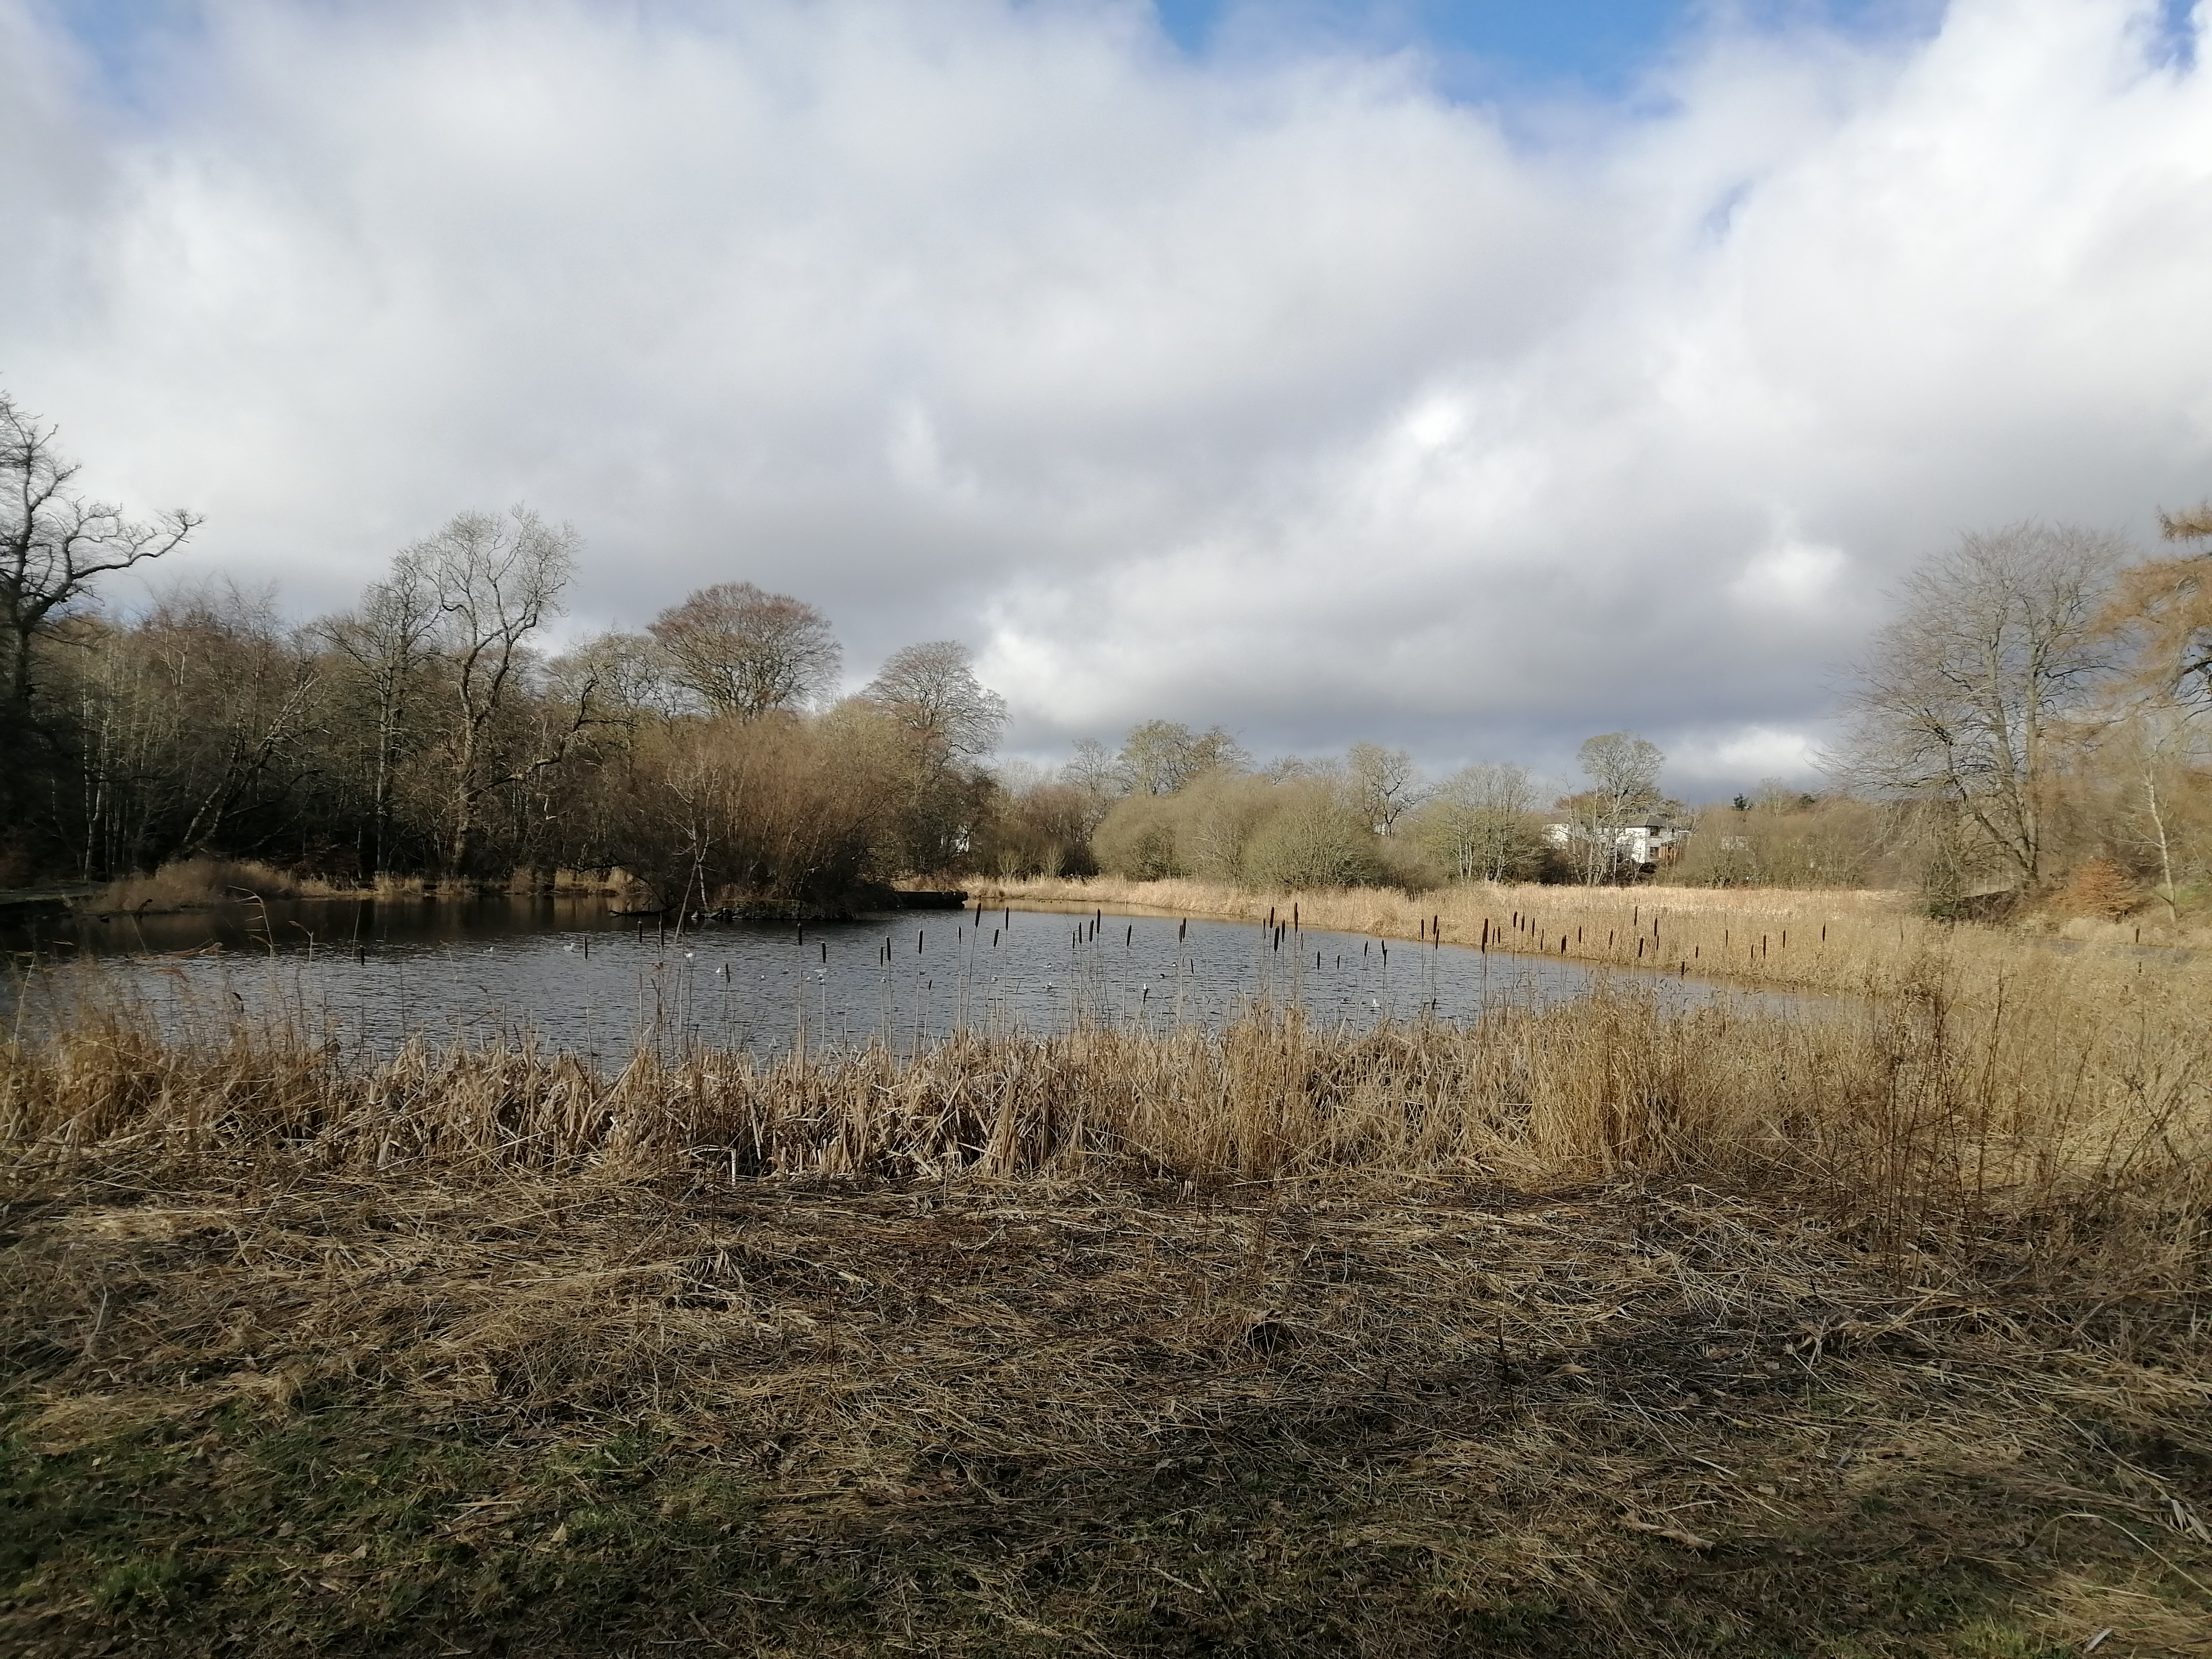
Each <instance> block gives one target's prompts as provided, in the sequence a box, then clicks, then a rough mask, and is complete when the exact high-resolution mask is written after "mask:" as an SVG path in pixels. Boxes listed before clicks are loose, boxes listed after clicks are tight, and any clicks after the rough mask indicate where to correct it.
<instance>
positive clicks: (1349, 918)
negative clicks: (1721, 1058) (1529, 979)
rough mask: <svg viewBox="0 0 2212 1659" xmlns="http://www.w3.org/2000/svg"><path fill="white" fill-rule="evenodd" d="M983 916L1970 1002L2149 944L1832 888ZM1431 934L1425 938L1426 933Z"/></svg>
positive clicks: (1171, 902) (1490, 893)
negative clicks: (1139, 915)
mask: <svg viewBox="0 0 2212 1659" xmlns="http://www.w3.org/2000/svg"><path fill="white" fill-rule="evenodd" d="M975 897H976V899H977V900H978V902H981V903H983V904H984V905H986V906H989V905H994V904H1007V905H1012V906H1013V907H1015V908H1034V909H1041V910H1089V909H1091V908H1096V907H1097V906H1100V905H1103V906H1105V907H1107V908H1115V909H1123V910H1135V911H1139V912H1144V913H1147V914H1156V915H1189V916H1206V917H1211V918H1216V919H1219V920H1223V921H1255V922H1256V921H1261V920H1262V919H1263V918H1265V917H1267V915H1271V914H1276V915H1282V916H1285V917H1288V916H1289V915H1291V912H1292V907H1293V906H1295V907H1297V916H1298V919H1299V921H1300V922H1301V924H1302V925H1304V927H1310V928H1315V929H1318V930H1322V931H1325V932H1330V933H1366V934H1371V935H1374V936H1376V937H1380V938H1386V939H1414V940H1423V939H1429V938H1431V937H1434V938H1436V939H1438V940H1440V942H1442V943H1443V944H1446V945H1471V946H1474V947H1476V948H1478V949H1488V950H1492V951H1506V952H1510V953H1515V954H1520V955H1535V956H1547V957H1559V958H1561V959H1563V960H1566V961H1570V962H1575V963H1582V964H1584V965H1601V966H1607V967H1615V968H1630V969H1643V970H1646V971H1657V972H1662V973H1670V974H1680V975H1689V976H1692V977H1703V978H1709V979H1720V980H1734V981H1743V982H1747V983H1754V984H1761V985H1772V986H1778V987H1792V988H1799V989H1805V990H1815V991H1845V992H1851V993H1861V992H1873V993H1876V994H1879V993H1881V991H1882V990H1883V989H1884V987H1887V986H1889V985H1892V984H1901V983H1903V982H1905V981H1908V980H1911V979H1913V978H1915V977H1924V974H1923V966H1924V964H1925V963H1928V962H1929V961H1931V960H1934V961H1937V962H1940V963H1942V973H1943V975H1945V976H1946V978H1947V979H1948V980H1949V981H1951V982H1952V983H1953V984H1954V986H1956V987H1960V988H1962V989H1963V988H1972V989H1977V990H1984V989H1987V988H1988V987H1990V986H1992V985H1993V984H1994V983H1995V982H1996V980H1997V979H1998V978H2000V977H2002V976H2003V975H2007V974H2009V973H2012V972H2014V971H2015V970H2016V969H2021V968H2022V967H2024V966H2025V965H2027V964H2028V963H2032V962H2033V961H2034V960H2035V959H2036V958H2037V957H2038V956H2039V954H2041V953H2045V952H2048V951H2060V952H2073V953H2075V954H2078V955H2080V956H2082V957H2088V958H2090V959H2092V960H2093V961H2094V962H2097V963H2106V964H2110V963H2124V964H2125V965H2126V966H2127V967H2129V968H2130V969H2132V968H2133V966H2134V965H2135V963H2136V957H2135V955H2134V951H2133V947H2135V946H2136V945H2138V944H2142V943H2144V942H2145V939H2146V938H2148V942H2149V943H2152V944H2156V943H2160V942H2161V939H2160V936H2159V935H2156V934H2151V935H2148V936H2146V935H2144V934H2143V933H2142V930H2141V929H2139V928H2135V927H2120V926H2118V925H2098V926H2095V927H2089V926H2073V927H2067V928H2065V929H2064V930H2063V931H2064V933H2065V935H2066V938H2065V939H2064V941H2063V943H2062V942H2058V941H2054V940H2052V939H2047V938H2045V937H2042V936H2040V935H2036V934H2030V933H2024V932H2021V931H2017V930H2011V929H2004V928H1998V927H1986V926H1981V925H1977V924H1972V923H1964V922H1951V921H1937V920H1936V919H1933V918H1931V917H1929V916H1927V915H1922V914H1919V913H1917V911H1916V910H1915V909H1914V908H1912V906H1911V905H1910V904H1909V903H1908V902H1906V899H1905V896H1904V895H1901V894H1897V893H1889V892H1879V891H1850V890H1841V889H1834V890H1830V889H1788V888H1696V887H1634V888H1622V887H1567V886H1536V885H1530V886H1499V885H1494V884H1488V883H1480V882H1478V883H1472V884H1467V885H1464V886H1457V887H1449V888H1443V889H1440V890H1436V891H1432V892H1425V893H1407V892H1404V891H1401V890H1398V889H1395V888H1382V887H1352V888H1331V889H1324V890H1318V891H1299V892H1289V891H1284V892H1271V891H1261V890H1245V889H1242V888H1237V887H1229V886H1224V885H1218V884H1210V883H1206V882H1196V881H1182V880H1174V881H1143V882H1139V881H1122V880H1118V879H1116V878H1112V877H1098V878H1092V879H1090V880H1084V881H1075V880H1061V879H1054V878H1042V877H1040V878H1029V879H1022V880H1012V881H993V882H991V883H988V884H984V885H981V886H979V887H977V888H976V890H975ZM1432 929H1433V933H1432Z"/></svg>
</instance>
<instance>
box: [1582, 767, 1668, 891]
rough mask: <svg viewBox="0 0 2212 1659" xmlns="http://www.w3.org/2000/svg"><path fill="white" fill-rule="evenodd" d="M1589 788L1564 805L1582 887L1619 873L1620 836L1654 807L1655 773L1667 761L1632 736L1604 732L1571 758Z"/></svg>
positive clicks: (1657, 800)
mask: <svg viewBox="0 0 2212 1659" xmlns="http://www.w3.org/2000/svg"><path fill="white" fill-rule="evenodd" d="M1576 758H1577V760H1578V761H1579V762H1580V763H1581V765H1582V769H1583V776H1584V777H1586V778H1588V779H1589V781H1590V787H1589V788H1588V789H1586V790H1584V791H1583V793H1581V794H1579V795H1575V796H1571V797H1570V798H1569V799H1568V800H1567V801H1566V802H1565V803H1563V804H1564V805H1567V806H1568V807H1569V809H1570V810H1571V811H1572V812H1573V814H1574V817H1573V818H1572V819H1571V836H1572V838H1573V850H1574V852H1575V854H1576V855H1577V858H1576V861H1577V864H1578V865H1579V866H1581V872H1582V878H1583V883H1584V884H1585V885H1588V886H1593V887H1595V886H1597V885H1599V884H1601V883H1604V882H1607V881H1610V880H1612V879H1613V876H1614V875H1615V873H1616V872H1618V870H1619V869H1620V854H1621V844H1622V841H1623V836H1622V833H1621V832H1622V831H1623V830H1624V829H1626V828H1627V826H1628V825H1629V824H1630V823H1633V822H1635V821H1636V820H1637V819H1638V817H1641V816H1643V815H1644V814H1645V813H1649V812H1650V811H1654V810H1656V808H1657V807H1658V806H1659V805H1660V800H1661V798H1660V794H1659V773H1660V770H1661V769H1662V767H1664V766H1665V765H1666V763H1667V757H1666V756H1665V755H1663V754H1662V753H1661V752H1660V750H1659V745H1658V744H1655V743H1653V742H1651V741H1650V740H1649V739H1648V738H1639V737H1638V736H1637V735H1636V734H1635V733H1634V732H1601V734H1599V735H1598V736H1596V737H1595V738H1587V739H1585V740H1584V742H1583V746H1582V747H1581V749H1580V750H1577V752H1576Z"/></svg>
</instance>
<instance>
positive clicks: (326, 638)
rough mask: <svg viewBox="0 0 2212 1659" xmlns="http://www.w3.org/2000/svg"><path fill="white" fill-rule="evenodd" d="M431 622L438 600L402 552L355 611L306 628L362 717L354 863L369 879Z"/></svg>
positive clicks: (385, 837) (419, 565)
mask: <svg viewBox="0 0 2212 1659" xmlns="http://www.w3.org/2000/svg"><path fill="white" fill-rule="evenodd" d="M439 616H440V611H439V602H438V595H437V593H436V592H435V590H434V589H433V587H432V586H431V584H430V580H429V577H428V574H427V573H426V571H425V569H424V568H423V562H422V560H421V559H420V558H418V557H416V556H414V555H413V554H410V553H403V554H402V555H400V556H399V557H398V558H397V559H395V560H394V561H393V562H392V574H391V575H390V576H388V577H387V578H386V579H385V580H383V581H380V582H375V583H373V584H371V586H369V588H368V592H365V593H363V594H362V601H361V604H360V605H359V606H358V607H357V608H356V609H355V610H353V611H349V612H346V613H344V614H343V615H341V616H337V617H325V618H324V619H323V620H322V621H320V622H318V623H314V624H313V628H312V629H310V632H311V633H312V634H313V635H314V636H315V637H317V638H319V639H320V640H321V641H323V642H324V643H325V644H327V645H328V646H329V647H331V649H332V650H334V651H336V652H337V653H338V655H339V657H340V658H341V659H343V662H344V664H345V666H346V669H347V678H349V680H351V681H352V682H353V688H352V689H356V690H357V691H358V694H359V697H360V701H361V702H362V703H364V704H365V705H366V712H367V713H368V719H369V732H368V739H369V742H368V747H369V792H368V793H369V821H368V846H367V847H366V848H363V849H362V851H363V857H362V866H363V868H364V869H365V871H366V872H367V873H368V874H369V875H371V876H374V875H375V874H376V873H377V872H379V871H380V870H382V869H383V868H384V867H385V865H386V860H387V858H388V857H389V851H390V849H389V844H388V843H389V841H390V837H391V829H392V788H393V784H394V781H395V778H396V776H397V774H398V767H399V763H400V762H401V761H402V760H403V759H404V757H405V756H406V754H407V752H408V750H409V749H410V747H411V746H412V744H415V743H416V742H419V740H420V738H421V732H420V729H419V723H418V722H417V721H416V719H415V718H414V716H415V714H416V708H417V705H418V704H419V703H420V702H422V701H423V700H424V699H425V698H426V697H427V696H428V693H429V688H428V684H426V675H425V671H426V670H427V669H428V667H429V665H430V664H431V662H432V660H433V658H434V656H435V644H434V641H435V634H436V631H437V627H438V622H439Z"/></svg>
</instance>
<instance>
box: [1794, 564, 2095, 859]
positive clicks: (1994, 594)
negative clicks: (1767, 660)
mask: <svg viewBox="0 0 2212 1659" xmlns="http://www.w3.org/2000/svg"><path fill="white" fill-rule="evenodd" d="M2126 552H2127V549H2126V546H2125V544H2124V543H2122V542H2121V541H2119V540H2118V538H2115V537H2112V536H2109V535H2106V534H2104V533H2102V532H2098V531H2093V530H2083V529H2079V528H2076V527H2074V526H2067V525H2043V524H2033V523H2029V524H2018V525H2012V526H2008V527H2006V528H2004V529H2002V530H1996V531H1990V532H1982V533H1978V534H1974V535H1970V536H1967V537H1965V538H1962V539H1961V540H1960V543H1959V544H1958V545H1957V546H1955V547H1954V548H1953V549H1951V550H1949V551H1948V552H1947V553H1944V554H1942V555H1940V556H1937V557H1936V558H1933V559H1931V560H1929V562H1926V563H1924V564H1923V565H1922V566H1921V567H1920V568H1918V569H1917V570H1915V571H1914V572H1913V573H1912V574H1911V575H1910V576H1909V577H1907V578H1906V579H1905V583H1904V586H1903V588H1902V591H1901V592H1899V594H1898V596H1897V597H1898V599H1899V602H1900V607H1901V609H1900V614H1899V616H1898V617H1897V618H1896V619H1895V620H1894V621H1893V622H1891V623H1889V624H1888V625H1887V627H1885V628H1883V629H1881V632H1880V633H1879V634H1877V635H1875V641H1874V648H1873V650H1872V652H1871V653H1869V656H1868V658H1867V659H1866V661H1865V662H1864V663H1863V664H1862V665H1860V666H1859V667H1858V669H1857V672H1856V675H1855V677H1854V684H1852V686H1851V688H1850V691H1849V693H1848V694H1847V697H1846V705H1847V707H1848V708H1849V709H1850V714H1851V726H1850V733H1849V736H1848V738H1847V740H1846V744H1845V746H1844V749H1843V750H1842V751H1841V753H1840V754H1839V755H1838V757H1835V758H1834V759H1833V760H1832V761H1831V763H1830V766H1831V769H1832V770H1834V771H1836V772H1838V774H1839V775H1841V776H1843V777H1844V778H1846V779H1848V780H1850V781H1853V782H1855V783H1857V784H1858V785H1859V786H1860V787H1866V788H1870V789H1873V790H1875V791H1876V792H1878V793H1883V794H1887V795H1890V796H1893V797H1900V798H1905V799H1923V800H1924V799H1935V800H1940V801H1942V802H1945V803H1947V804H1948V805H1949V806H1950V807H1951V808H1952V809H1953V810H1954V811H1956V812H1957V813H1958V814H1959V815H1960V818H1961V820H1962V822H1963V823H1964V824H1965V825H1966V826H1967V827H1969V829H1970V830H1971V832H1972V841H1973V842H1975V843H1976V844H1978V845H1979V846H1980V847H1981V848H1983V849H1984V851H1985V852H1986V853H1988V854H1990V856H1992V857H1993V858H1995V859H1996V860H1998V862H1999V864H2000V866H2002V867H2003V868H2005V869H2007V870H2008V872H2010V874H2011V876H2012V878H2013V880H2014V882H2015V884H2016V885H2019V886H2021V887H2028V888H2032V887H2033V886H2034V885H2035V884H2037V883H2038V882H2039V881H2040V880H2041V879H2042V878H2043V875H2044V863H2045V842H2046V838H2047V835H2048V819H2049V808H2050V800H2049V796H2050V794H2051V781H2052V774H2053V771H2054V764H2053V753H2052V750H2053V742H2054V738H2056V737H2057V734H2058V732H2059V729H2060V728H2061V727H2062V726H2063V724H2064V723H2065V722H2066V721H2067V720H2069V716H2071V715H2072V714H2075V712H2077V711H2079V710H2080V709H2081V708H2082V707H2083V705H2084V703H2085V702H2086V701H2087V698H2088V697H2089V696H2090V695H2091V694H2092V692H2093V690H2095V688H2096V685H2097V683H2098V681H2099V680H2100V678H2102V677H2103V676H2104V675H2105V673H2106V671H2107V670H2108V669H2109V668H2110V667H2111V666H2112V647H2111V644H2110V642H2109V641H2108V640H2107V639H2106V637H2104V636H2102V635H2100V632H2099V630H2098V629H2097V628H2096V626H2095V624H2096V622H2097V620H2098V617H2099V612H2100V605H2101V602H2102V599H2103V597H2104V594H2105V592H2106V588H2107V587H2108V586H2110V584H2111V581H2112V573H2113V571H2114V569H2115V568H2117V567H2118V564H2119V562H2120V561H2121V559H2122V558H2123V557H2124V556H2125V554H2126Z"/></svg>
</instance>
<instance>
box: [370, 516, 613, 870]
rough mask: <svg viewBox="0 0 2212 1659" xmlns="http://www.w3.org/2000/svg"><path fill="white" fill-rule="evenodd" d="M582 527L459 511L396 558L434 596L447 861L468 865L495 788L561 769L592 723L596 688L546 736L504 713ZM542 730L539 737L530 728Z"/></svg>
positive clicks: (569, 567) (556, 599) (569, 568)
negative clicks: (442, 703) (443, 701)
mask: <svg viewBox="0 0 2212 1659" xmlns="http://www.w3.org/2000/svg"><path fill="white" fill-rule="evenodd" d="M579 545H580V541H579V538H578V537H577V535H576V532H574V530H572V529H570V528H569V527H568V526H566V525H563V526H561V527H560V528H559V529H557V530H556V529H555V528H553V527H552V526H549V525H548V524H546V523H545V521H544V520H542V519H540V518H539V517H538V515H537V514H536V513H532V511H530V509H529V508H527V507H515V508H514V509H513V511H512V512H510V513H508V514H507V516H506V517H505V518H501V517H498V516H496V515H495V514H493V513H457V514H455V515H454V517H453V519H452V520H449V521H448V522H447V525H446V526H445V528H443V529H442V530H441V531H439V532H438V533H437V534H436V535H435V536H433V537H431V538H429V539H428V541H423V542H418V543H416V544H415V545H414V546H413V547H410V548H409V549H408V550H406V552H404V553H403V554H402V555H401V556H400V562H401V564H402V565H408V564H412V565H413V566H415V567H416V568H418V569H419V570H420V572H421V574H422V580H424V581H425V582H427V583H428V586H429V588H430V590H431V592H433V593H434V594H435V597H436V601H437V606H438V611H439V614H440V617H441V619H442V620H441V625H440V635H441V640H440V644H441V654H442V656H443V658H444V665H445V669H446V672H447V688H448V694H449V703H450V714H451V719H450V721H449V724H448V730H447V823H446V830H445V842H446V847H445V860H444V862H445V866H446V871H447V874H448V875H459V874H460V873H461V872H463V871H465V869H466V868H467V867H468V864H469V860H470V856H471V854H472V853H473V852H474V851H475V845H476V839H477V832H478V829H479V827H480V823H481V818H482V812H483V801H484V799H485V797H486V796H488V795H489V794H490V793H492V792H493V791H495V790H497V789H501V788H504V787H507V786H508V785H511V784H514V783H518V782H520V781H522V780H523V779H524V778H525V777H526V776H527V775H529V774H531V773H532V772H533V771H536V770H538V769H543V768H544V767H548V766H553V765H557V764H558V763H560V761H561V760H562V757H564V756H565V755H566V754H567V752H568V743H569V742H570V740H572V739H573V738H574V736H575V735H576V734H577V733H578V732H580V731H582V730H583V728H584V727H585V726H587V725H588V724H589V723H590V721H591V719H592V714H591V697H592V690H593V687H592V684H590V683H588V682H587V683H586V684H585V685H584V686H583V687H582V688H581V689H580V691H579V693H578V696H577V702H576V705H575V708H574V712H573V714H572V716H571V718H570V719H569V720H568V721H567V722H566V723H565V724H564V725H563V726H561V727H560V728H558V729H556V732H554V733H553V734H552V735H551V736H550V738H547V739H546V740H544V741H543V742H538V743H530V742H518V741H517V740H516V738H517V737H518V735H519V734H516V733H513V732H509V731H508V730H507V729H506V725H507V722H506V721H505V720H504V718H503V717H505V716H507V714H509V713H510V711H511V709H512V707H513V704H514V702H516V701H517V700H518V698H519V697H520V695H521V694H522V693H523V692H524V691H525V690H527V689H528V688H527V685H526V679H527V676H528V674H529V671H530V670H531V668H532V664H533V658H532V653H531V651H530V648H529V646H528V643H527V642H528V641H529V639H530V636H531V635H532V634H535V633H536V632H537V631H538V629H540V628H541V627H543V626H544V623H545V619H546V618H547V617H550V616H552V615H555V614H557V612H558V611H559V609H560V603H561V592H562V589H563V588H564V587H566V586H568V578H569V576H570V574H572V573H573V572H574V568H575V560H576V552H577V549H578V547H579ZM532 735H533V736H534V735H536V734H532Z"/></svg>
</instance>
